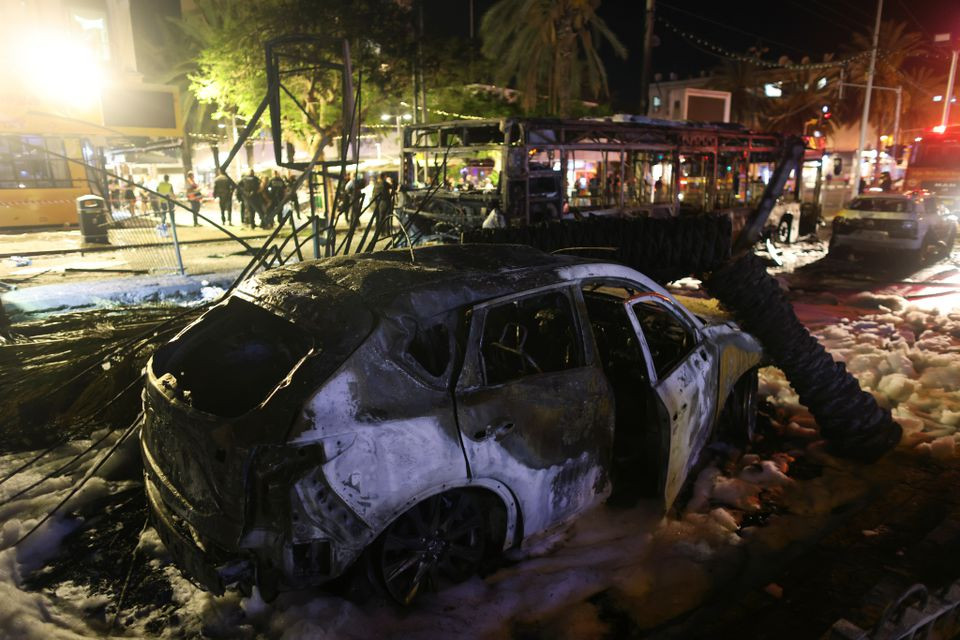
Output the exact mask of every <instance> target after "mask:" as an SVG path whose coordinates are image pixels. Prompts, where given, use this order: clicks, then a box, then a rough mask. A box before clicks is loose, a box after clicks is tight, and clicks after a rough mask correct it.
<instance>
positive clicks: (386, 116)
mask: <svg viewBox="0 0 960 640" xmlns="http://www.w3.org/2000/svg"><path fill="white" fill-rule="evenodd" d="M412 119H413V116H412V115H410V114H409V113H404V114H390V113H384V114H381V115H380V121H381V122H389V121H390V120H396V122H397V144H399V145H400V146H401V147H402V146H403V140H402V139H401V137H400V121H401V120H404V121H406V122H409V121H410V120H412Z"/></svg>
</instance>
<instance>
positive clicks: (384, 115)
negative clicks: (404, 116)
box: [380, 113, 393, 122]
mask: <svg viewBox="0 0 960 640" xmlns="http://www.w3.org/2000/svg"><path fill="white" fill-rule="evenodd" d="M392 117H393V116H391V115H390V114H389V113H384V114H381V116H380V120H381V121H382V122H386V121H387V120H389V119H390V118H392Z"/></svg>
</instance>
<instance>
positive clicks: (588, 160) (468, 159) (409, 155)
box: [399, 116, 790, 230]
mask: <svg viewBox="0 0 960 640" xmlns="http://www.w3.org/2000/svg"><path fill="white" fill-rule="evenodd" d="M781 145H782V139H781V138H780V137H779V136H777V135H773V134H762V133H755V132H752V131H749V130H748V129H746V128H744V127H742V126H741V125H736V124H725V123H695V122H676V121H668V120H657V119H653V118H646V117H640V116H616V117H614V118H605V119H581V120H560V119H539V118H503V119H498V120H458V121H452V122H441V123H435V124H422V125H413V126H408V127H406V128H405V129H404V131H403V150H402V163H401V167H402V169H401V173H402V175H401V178H400V194H401V198H400V205H399V207H400V212H401V215H402V216H404V217H405V218H406V219H411V218H413V219H414V222H415V223H416V224H417V225H419V226H423V225H424V224H426V225H429V226H432V227H437V228H438V229H449V230H457V229H462V228H472V227H477V226H480V225H482V224H483V223H484V221H485V220H487V221H488V226H495V225H499V226H522V225H527V224H534V223H537V222H542V221H545V220H556V219H561V218H569V217H578V216H580V215H588V214H591V215H621V214H628V215H629V214H633V215H648V216H654V217H666V216H676V215H681V214H688V213H704V212H720V213H724V212H732V213H733V214H734V217H735V218H737V217H742V216H743V215H745V214H746V212H747V211H749V209H750V207H751V205H753V204H755V203H756V202H757V201H758V200H759V199H760V197H761V195H762V193H763V188H764V186H765V184H766V182H767V180H768V179H769V176H770V175H771V173H772V171H773V169H774V163H775V159H776V158H777V155H778V153H779V150H780V148H781ZM787 189H788V190H789V189H790V186H789V184H788V187H787ZM491 212H493V216H492V217H491ZM735 226H736V225H735Z"/></svg>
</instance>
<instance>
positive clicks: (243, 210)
mask: <svg viewBox="0 0 960 640" xmlns="http://www.w3.org/2000/svg"><path fill="white" fill-rule="evenodd" d="M260 187H261V185H260V178H258V177H257V174H255V173H254V172H253V168H252V167H251V168H250V172H249V173H247V174H246V175H245V176H243V177H242V178H240V184H239V185H238V188H239V193H240V220H241V221H242V222H243V224H245V225H249V226H250V228H251V229H253V228H254V227H256V226H257V225H256V213H257V211H258V210H259V209H260V207H261V206H262V199H261V196H260ZM260 219H261V222H262V221H263V213H262V212H261V213H260Z"/></svg>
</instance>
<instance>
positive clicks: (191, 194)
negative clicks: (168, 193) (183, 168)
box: [186, 171, 202, 227]
mask: <svg viewBox="0 0 960 640" xmlns="http://www.w3.org/2000/svg"><path fill="white" fill-rule="evenodd" d="M186 191H187V202H189V203H190V210H191V211H192V212H193V226H195V227H199V226H200V218H199V217H198V216H199V214H200V203H201V198H202V194H201V193H200V185H199V184H197V181H196V180H194V179H193V171H187V180H186Z"/></svg>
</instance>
